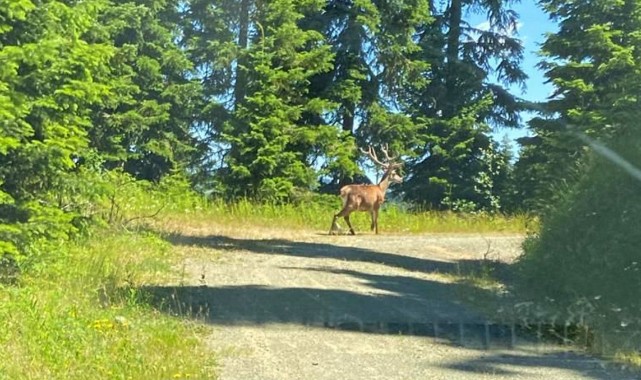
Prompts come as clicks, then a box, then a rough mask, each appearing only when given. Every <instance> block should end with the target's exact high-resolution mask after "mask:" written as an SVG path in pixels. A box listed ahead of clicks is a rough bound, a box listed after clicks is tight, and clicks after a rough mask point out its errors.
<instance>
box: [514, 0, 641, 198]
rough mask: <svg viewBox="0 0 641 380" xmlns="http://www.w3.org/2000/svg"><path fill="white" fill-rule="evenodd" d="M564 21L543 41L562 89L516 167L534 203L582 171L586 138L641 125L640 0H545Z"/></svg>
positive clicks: (550, 73)
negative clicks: (564, 0)
mask: <svg viewBox="0 0 641 380" xmlns="http://www.w3.org/2000/svg"><path fill="white" fill-rule="evenodd" d="M540 4H541V6H543V8H544V9H545V10H546V11H547V12H548V13H549V14H550V16H551V17H552V18H553V19H554V20H557V21H558V22H559V31H558V32H557V33H555V34H551V35H549V36H548V37H547V39H546V41H545V42H544V44H543V46H542V51H541V54H542V56H543V58H544V60H543V61H542V62H541V64H540V66H541V68H543V69H544V70H545V75H546V77H547V78H548V80H549V81H550V82H551V83H552V84H553V85H554V87H555V91H554V94H553V96H551V98H550V100H549V101H547V102H545V103H544V104H542V105H541V107H542V116H541V117H539V118H536V119H534V120H533V121H532V122H531V123H530V128H531V129H532V131H533V132H534V136H533V137H532V138H527V139H523V140H522V145H523V152H522V154H521V158H520V160H519V163H518V166H517V169H518V170H517V174H518V179H519V180H518V183H520V184H522V186H520V188H519V191H520V193H521V195H522V197H523V198H525V200H526V202H527V204H528V205H530V206H531V207H536V206H537V205H541V204H549V200H550V199H551V198H553V197H554V196H555V194H556V193H557V192H559V191H560V190H561V189H563V188H564V187H565V186H566V185H569V184H571V183H572V182H574V181H575V179H576V178H577V177H578V175H580V173H581V170H579V168H580V167H582V165H581V161H582V157H583V156H584V153H585V152H586V149H585V147H584V143H583V142H582V141H581V139H580V138H578V137H579V136H589V137H591V138H598V139H603V141H606V142H607V140H609V139H610V138H612V137H613V136H616V135H617V134H619V133H623V131H624V130H625V129H627V128H635V124H636V122H637V121H638V120H639V117H640V116H641V115H640V113H641V108H640V107H639V106H638V94H639V92H640V89H641V76H639V74H638V73H639V69H640V63H639V62H640V59H639V58H640V54H641V53H640V52H639V49H640V48H641V46H640V44H641V39H640V38H639V33H638V31H639V28H640V27H641V17H640V16H639V15H640V12H641V4H639V3H638V2H636V1H616V0H598V1H573V2H571V3H568V2H563V1H553V0H545V1H540Z"/></svg>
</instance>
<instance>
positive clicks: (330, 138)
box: [184, 0, 355, 200]
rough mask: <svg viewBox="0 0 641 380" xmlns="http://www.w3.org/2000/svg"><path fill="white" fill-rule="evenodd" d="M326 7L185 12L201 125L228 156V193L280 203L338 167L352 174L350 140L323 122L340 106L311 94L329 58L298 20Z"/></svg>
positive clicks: (244, 6) (195, 8)
mask: <svg viewBox="0 0 641 380" xmlns="http://www.w3.org/2000/svg"><path fill="white" fill-rule="evenodd" d="M323 5H324V2H322V1H317V0H313V1H312V0H310V1H304V2H295V1H286V0H282V1H271V2H266V3H255V2H253V1H249V0H241V1H220V2H214V3H211V2H207V4H205V3H201V2H199V1H192V2H190V3H189V4H188V7H186V9H185V11H184V15H185V16H184V20H185V21H184V23H185V25H186V29H185V30H186V31H185V41H184V44H185V46H186V47H187V48H188V49H189V51H190V56H191V57H193V59H194V62H195V63H196V67H197V68H198V70H199V72H200V75H201V79H202V81H203V83H204V86H205V89H204V91H205V101H206V102H208V106H207V107H205V109H204V112H203V114H202V120H201V128H202V131H203V134H205V135H206V136H207V138H208V141H209V142H210V143H211V144H212V145H213V146H214V147H217V148H218V149H220V150H221V151H222V152H223V154H222V155H221V158H220V162H218V164H219V170H218V171H217V177H218V178H219V180H220V181H221V184H222V187H223V190H222V191H224V193H225V194H227V195H228V196H232V197H238V196H249V197H257V198H261V199H270V200H283V199H287V198H288V197H289V196H291V195H292V194H293V193H294V192H295V190H296V189H303V190H305V189H308V190H309V189H312V188H314V187H315V186H316V185H317V180H318V177H319V176H321V175H323V173H325V172H327V171H329V170H332V168H333V167H336V166H340V167H348V168H351V169H350V170H352V171H354V170H355V164H354V163H353V162H351V161H350V160H349V152H350V151H351V149H352V147H353V140H352V139H351V138H349V137H348V136H343V135H342V133H340V131H337V130H336V129H335V128H332V127H330V126H329V125H328V123H327V122H326V121H325V117H324V116H325V115H326V114H330V113H332V112H334V110H335V108H336V105H335V104H333V103H332V102H330V101H328V100H327V99H326V98H324V97H322V96H319V95H318V94H314V93H311V92H310V91H309V86H310V80H311V78H312V77H313V76H315V75H317V74H320V73H323V72H326V71H328V70H330V69H331V61H330V59H331V56H332V54H331V51H330V48H329V46H328V45H327V43H326V42H325V40H324V39H323V36H322V35H321V34H319V33H318V32H316V31H314V30H312V29H310V28H307V27H305V26H304V23H303V22H302V21H301V20H302V19H303V18H304V17H305V15H310V14H316V13H318V12H320V10H321V8H322V6H323Z"/></svg>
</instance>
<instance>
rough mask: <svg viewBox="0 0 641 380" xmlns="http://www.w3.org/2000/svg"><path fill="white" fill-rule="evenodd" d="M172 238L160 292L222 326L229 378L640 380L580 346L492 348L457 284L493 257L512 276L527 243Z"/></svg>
mask: <svg viewBox="0 0 641 380" xmlns="http://www.w3.org/2000/svg"><path fill="white" fill-rule="evenodd" d="M167 238H168V240H169V241H170V242H172V243H173V244H174V245H175V247H176V249H177V250H180V252H181V253H182V255H183V256H184V264H183V267H182V268H181V269H182V275H181V276H180V278H177V279H176V281H175V283H173V284H167V285H162V286H153V287H149V288H150V289H148V290H149V291H150V292H151V293H152V294H154V295H155V296H156V297H157V298H158V299H159V300H160V302H161V303H163V304H164V305H170V304H173V305H174V306H173V309H174V310H176V309H178V310H177V312H180V313H185V312H191V313H192V315H193V316H194V318H198V319H200V320H202V321H204V322H205V323H207V324H210V325H211V326H212V329H213V333H212V335H211V336H210V337H209V338H208V342H209V344H210V346H211V348H212V350H213V351H214V352H216V354H217V355H218V356H219V357H220V368H219V371H220V378H221V379H222V380H293V379H304V380H321V379H328V380H329V379H331V380H337V379H343V380H351V379H635V378H638V377H634V376H633V375H630V374H627V373H624V372H618V371H617V370H616V369H614V366H612V365H609V364H607V363H605V362H602V361H600V360H597V359H594V358H591V357H588V356H584V355H581V354H579V353H576V352H572V351H570V350H568V349H567V348H566V349H564V348H561V347H556V346H553V345H543V344H535V343H532V342H531V341H530V339H525V338H523V339H521V338H519V339H517V340H516V341H511V340H510V339H502V338H501V337H499V336H498V335H497V336H496V337H494V338H493V339H490V340H488V339H485V340H484V338H487V334H485V335H483V334H482V332H483V328H482V326H483V321H484V318H483V316H482V315H480V314H479V312H477V311H475V310H474V309H473V308H472V307H470V306H469V304H468V303H467V302H464V301H465V297H466V296H469V294H470V292H469V285H467V287H466V285H464V284H461V283H460V282H457V281H455V279H456V278H457V277H456V275H457V274H458V273H460V272H461V271H462V270H469V269H470V268H474V267H475V266H476V267H478V266H479V265H480V263H481V262H482V260H483V259H484V258H491V259H493V260H498V261H501V262H503V263H505V266H506V267H507V264H508V263H510V262H511V261H512V260H514V258H515V257H516V256H518V254H519V253H520V244H521V241H522V238H521V237H520V236H513V235H510V236H505V235H460V234H456V235H449V234H448V235H410V236H399V235H386V234H381V235H371V234H364V235H357V236H327V235H326V234H321V233H315V232H301V231H297V232H292V231H285V230H277V229H255V228H251V229H243V228H233V227H225V226H200V227H184V226H181V227H180V228H177V232H174V233H171V234H169V235H168V237H167ZM483 292H484V290H482V289H477V290H476V293H474V294H475V295H481V296H482V295H483V294H482V293H483ZM176 300H178V301H179V302H176ZM479 326H481V328H480V329H479V328H478V327H479ZM511 343H516V345H515V346H514V345H512V344H511Z"/></svg>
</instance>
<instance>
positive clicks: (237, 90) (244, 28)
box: [234, 0, 250, 109]
mask: <svg viewBox="0 0 641 380" xmlns="http://www.w3.org/2000/svg"><path fill="white" fill-rule="evenodd" d="M249 2H250V0H240V15H239V19H238V22H239V29H238V47H239V48H240V49H239V51H240V55H239V57H238V60H237V61H236V83H235V85H234V108H236V109H238V105H239V104H240V103H241V102H242V101H243V99H245V95H246V93H247V72H246V71H245V65H246V64H247V58H246V56H245V54H246V53H247V47H248V34H249Z"/></svg>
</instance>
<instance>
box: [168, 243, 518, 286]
mask: <svg viewBox="0 0 641 380" xmlns="http://www.w3.org/2000/svg"><path fill="white" fill-rule="evenodd" d="M165 238H166V239H167V240H168V241H169V242H171V243H172V244H174V245H187V246H197V247H205V248H211V249H216V250H234V251H235V250H245V251H249V252H255V253H261V254H274V255H289V256H300V257H310V258H330V259H338V260H347V261H360V262H367V263H375V264H382V265H387V266H390V267H396V268H401V269H405V270H409V271H419V272H424V273H444V274H454V275H462V276H465V275H471V274H472V275H473V274H476V273H480V272H481V271H482V272H484V273H492V276H493V277H495V278H497V279H498V280H500V281H502V282H507V281H509V265H508V264H507V263H504V262H500V261H496V260H482V259H481V260H466V259H462V260H456V261H455V262H448V261H438V260H430V259H425V258H416V257H410V256H404V255H400V254H395V253H394V254H392V253H386V252H383V251H378V250H370V249H364V248H358V247H344V246H340V245H333V244H327V243H308V242H297V241H291V240H284V239H235V238H231V237H228V236H222V235H212V236H188V235H180V234H168V235H166V236H165Z"/></svg>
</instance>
